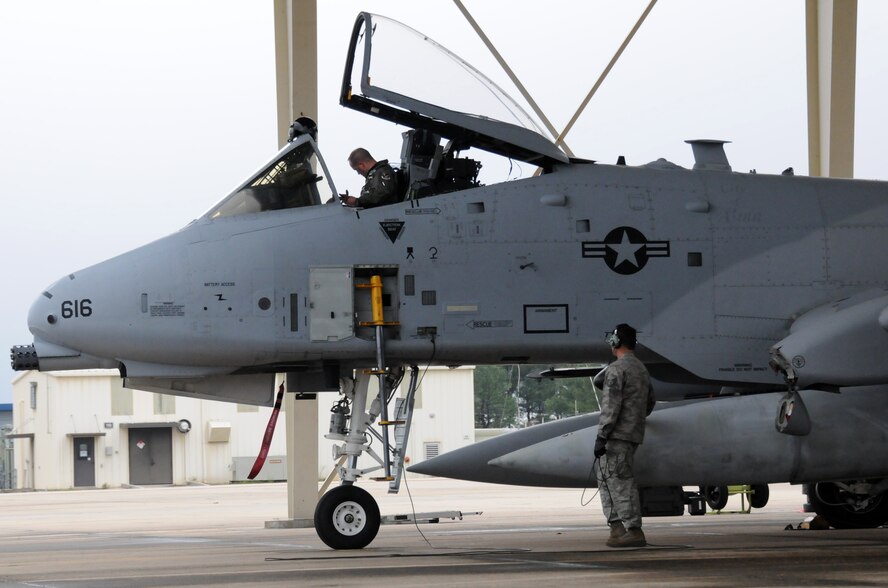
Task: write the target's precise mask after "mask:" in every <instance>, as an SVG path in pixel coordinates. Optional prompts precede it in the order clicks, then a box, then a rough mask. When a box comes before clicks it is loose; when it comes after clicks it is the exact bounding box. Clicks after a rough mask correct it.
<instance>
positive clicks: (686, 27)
mask: <svg viewBox="0 0 888 588" xmlns="http://www.w3.org/2000/svg"><path fill="white" fill-rule="evenodd" d="M464 2H465V4H466V6H467V7H468V9H469V10H470V11H471V12H472V14H473V15H474V17H475V18H476V20H477V21H478V22H479V23H480V25H481V26H482V27H483V28H484V29H485V31H486V32H487V34H488V35H489V36H490V37H491V39H492V40H493V41H494V43H495V44H496V45H497V47H498V49H499V50H500V52H501V53H502V54H503V55H504V56H505V58H506V59H507V60H508V61H509V63H510V64H511V66H512V67H513V69H514V70H515V71H516V73H517V74H518V76H519V77H520V78H521V79H522V81H523V82H524V84H525V85H526V86H527V88H528V89H529V91H530V92H531V94H533V95H534V97H535V98H536V99H537V101H538V102H539V103H540V105H541V106H542V108H543V109H544V110H545V111H546V113H547V116H549V118H550V119H551V120H552V121H553V123H555V125H556V126H558V127H561V126H563V125H564V124H566V123H567V121H568V120H569V119H570V117H571V115H572V114H573V112H574V110H575V109H576V108H577V106H578V105H579V103H580V101H581V100H582V98H583V97H584V96H585V94H586V92H588V90H589V89H590V88H591V86H592V84H593V83H594V81H595V79H596V78H597V77H598V75H599V73H600V72H601V70H602V69H603V68H604V66H605V65H606V64H607V62H608V61H609V60H610V58H611V56H612V55H613V53H614V51H615V50H616V48H617V47H618V46H619V44H620V42H621V41H622V39H623V38H624V36H625V35H626V33H627V32H628V31H629V29H630V28H631V26H632V24H633V23H634V22H635V20H636V19H637V18H638V16H639V15H640V14H641V12H642V10H643V8H644V7H645V6H646V5H647V0H621V1H619V2H617V1H615V0H612V1H610V2H605V1H602V0H591V1H589V2H576V1H575V0H574V1H570V0H548V1H547V2H545V3H541V2H530V1H516V0H484V1H482V0H464ZM319 5H320V6H319V25H318V26H319V33H318V37H319V60H320V68H319V69H320V79H319V105H320V106H319V116H318V118H319V120H318V123H319V129H320V146H321V149H322V151H323V153H324V155H325V158H326V160H327V162H328V165H331V170H330V171H331V174H332V176H333V178H334V180H335V182H336V184H337V188H339V190H340V191H343V190H345V189H349V190H350V191H351V192H356V191H358V190H359V189H360V186H361V183H362V182H361V179H360V178H359V177H358V176H357V175H356V174H355V173H354V172H352V171H351V170H350V169H349V168H348V167H347V165H346V163H345V158H346V156H347V154H348V152H349V151H350V150H351V149H352V148H353V147H355V146H357V145H363V146H365V147H367V148H368V149H370V150H371V152H373V153H374V155H376V156H377V158H380V159H381V158H389V159H392V160H397V159H398V156H399V151H400V132H401V131H403V130H404V129H403V128H399V127H395V126H394V125H392V124H390V123H386V122H383V121H378V120H373V119H367V120H364V119H365V118H366V117H363V116H362V115H359V114H357V113H354V112H351V111H347V110H345V109H343V108H341V107H340V106H339V105H338V90H339V84H340V82H341V76H342V66H343V63H344V60H345V52H346V48H347V44H348V39H349V34H350V32H351V28H352V26H353V24H354V19H355V16H356V15H357V14H358V12H359V11H361V10H366V11H369V12H376V13H380V14H384V15H386V16H389V17H392V18H394V19H396V20H399V21H401V22H403V23H405V24H407V25H410V26H411V27H413V28H415V29H418V30H419V31H422V32H423V33H426V34H427V35H429V36H430V37H432V38H433V39H435V40H437V41H439V42H440V43H442V44H443V45H445V46H447V47H448V48H450V49H451V50H452V51H454V52H455V53H457V54H458V55H460V56H462V57H463V58H465V59H466V60H467V61H469V62H471V63H472V64H474V65H476V66H477V67H478V68H479V69H481V70H482V71H484V72H485V73H487V74H488V75H491V77H492V78H494V79H495V80H496V81H497V82H501V83H502V86H503V87H504V88H508V89H509V90H510V91H511V88H510V86H509V84H508V82H507V81H506V80H505V78H504V76H503V75H502V73H501V72H500V71H499V70H498V67H497V66H496V64H495V62H493V61H492V58H491V57H490V55H489V54H488V52H487V50H486V49H485V48H484V46H483V45H482V44H481V42H480V41H479V40H478V38H477V37H476V35H475V33H474V32H473V31H472V30H471V28H470V27H469V25H468V24H467V23H466V21H465V20H464V19H463V17H462V15H461V14H460V13H459V11H458V9H457V8H456V6H455V5H454V4H453V2H452V1H451V0H427V1H423V2H417V1H416V0H414V1H406V0H404V1H396V0H387V1H374V0H364V1H362V2H356V1H352V0H336V1H335V2H323V1H322V2H319ZM804 5H805V3H804V2H803V1H802V0H795V1H788V0H783V1H781V2H774V1H773V0H721V1H718V2H713V1H712V0H660V2H659V3H658V4H657V6H656V7H655V8H654V10H653V12H652V13H651V15H650V17H649V18H648V20H647V21H646V23H645V24H644V26H643V27H642V28H641V30H640V31H639V33H638V34H637V35H636V38H635V39H634V41H633V42H632V44H631V45H630V46H629V48H628V49H627V51H626V53H625V54H624V55H623V58H622V59H621V61H620V62H619V63H618V64H617V66H616V68H615V69H614V70H613V72H612V73H611V75H610V77H609V78H608V80H607V81H606V82H605V84H604V85H603V86H602V88H601V90H600V91H599V92H598V94H597V95H596V96H595V98H594V99H593V100H592V102H591V103H590V105H589V107H588V109H587V111H586V112H585V114H584V115H583V116H582V117H581V118H580V120H579V122H578V123H577V125H576V126H575V127H574V129H573V131H572V133H571V135H569V136H568V138H567V140H568V144H569V145H570V147H571V148H572V149H573V151H574V153H575V154H576V155H577V156H580V157H586V158H589V159H596V160H599V161H604V162H613V161H615V160H616V158H617V156H618V155H625V156H626V157H627V159H628V162H629V164H642V163H646V162H648V161H652V160H654V159H657V158H659V157H666V158H667V159H669V160H671V161H674V162H675V163H678V164H680V165H685V166H690V165H692V163H693V161H692V157H691V151H690V148H689V147H688V146H687V145H685V144H684V143H683V141H684V140H685V139H692V138H713V139H726V140H730V141H732V143H731V144H730V145H728V146H727V154H728V158H729V159H730V161H731V163H732V165H733V167H734V169H735V170H737V171H748V170H749V169H752V168H755V169H757V170H758V172H759V173H779V172H780V171H781V170H783V169H784V168H786V167H789V166H792V167H794V168H795V170H796V173H807V136H806V104H805V95H806V92H805V43H804V42H805V30H804ZM886 32H888V2H883V1H880V0H860V2H859V25H858V64H857V108H856V117H857V135H856V147H855V149H856V153H855V155H856V164H855V175H856V176H857V177H861V178H872V179H886V177H888V170H886V165H885V159H886V156H885V141H884V137H885V136H888V117H886V115H885V112H884V105H885V103H886V80H888V60H886V59H885V55H886V45H885V38H886ZM273 41H274V39H273V14H272V2H271V0H265V1H261V2H258V1H255V0H242V1H231V0H212V1H203V0H201V1H197V0H150V1H147V0H141V1H126V0H106V1H95V0H78V1H77V2H71V1H70V0H63V1H55V0H42V1H40V2H13V1H10V2H2V3H0V180H2V184H0V190H2V192H0V193H2V203H3V210H2V213H0V246H2V251H3V252H4V253H5V263H4V264H3V266H4V268H5V272H6V279H4V280H3V288H2V292H3V293H2V304H0V348H2V350H3V354H4V355H3V357H5V356H6V349H8V348H9V347H10V346H12V345H19V344H28V343H31V342H32V337H31V335H30V333H29V332H28V329H27V324H26V317H27V312H28V308H29V307H30V305H31V302H32V301H33V300H34V299H35V298H36V297H37V295H39V293H40V292H41V291H42V290H43V289H44V288H45V287H46V286H48V285H49V284H50V283H52V282H54V281H55V280H56V279H58V278H59V277H60V276H62V275H64V274H67V273H70V272H72V271H75V270H77V269H80V268H83V267H85V266H88V265H92V264H93V263H97V262H99V261H101V260H103V259H106V258H108V257H111V256H113V255H116V254H119V253H122V252H124V251H127V250H130V249H133V248H135V247H138V246H139V245H142V244H145V243H147V242H149V241H152V240H154V239H156V238H158V237H161V236H163V235H166V234H168V233H170V232H173V231H175V230H177V229H179V228H181V227H182V226H184V225H185V224H187V223H188V222H189V221H190V220H192V219H193V218H195V217H197V216H198V215H200V214H201V213H203V212H204V211H206V210H207V209H208V208H209V207H210V206H212V205H213V204H214V203H215V202H216V201H218V200H219V199H221V198H222V197H223V196H224V195H225V194H226V193H227V192H229V191H230V190H231V189H232V188H234V187H235V186H236V185H237V184H239V183H240V182H241V181H243V180H244V179H245V178H246V177H247V176H248V175H250V174H251V173H252V172H254V171H256V169H257V168H258V167H259V166H260V165H262V164H263V163H265V162H266V161H267V160H269V159H270V158H271V157H272V156H273V155H274V153H275V152H276V150H277V144H276V140H277V139H276V136H277V135H276V130H275V125H276V110H275V80H274V45H273ZM512 94H513V95H514V96H515V97H516V99H518V98H519V96H518V93H517V92H512ZM532 171H533V170H532V169H529V170H527V173H531V172H532ZM13 375H14V374H13V372H12V371H11V369H10V368H9V365H8V362H7V361H6V360H4V361H3V362H2V364H0V382H3V383H2V384H0V403H4V402H10V401H11V386H10V385H9V382H10V381H11V380H12V378H13Z"/></svg>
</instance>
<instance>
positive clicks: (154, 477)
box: [129, 427, 173, 486]
mask: <svg viewBox="0 0 888 588" xmlns="http://www.w3.org/2000/svg"><path fill="white" fill-rule="evenodd" d="M129 469H130V484H134V485H136V486H144V485H149V484H172V483H173V430H172V429H171V428H169V427H164V428H149V429H130V430H129Z"/></svg>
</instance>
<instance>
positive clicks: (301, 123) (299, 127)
mask: <svg viewBox="0 0 888 588" xmlns="http://www.w3.org/2000/svg"><path fill="white" fill-rule="evenodd" d="M305 134H308V135H311V138H312V139H314V140H315V141H317V140H318V125H317V123H316V122H315V121H313V120H312V119H310V118H308V117H307V116H300V117H299V118H297V119H296V120H294V121H293V124H291V125H290V137H289V139H288V141H289V142H292V141H293V139H295V138H296V137H301V136H302V135H305Z"/></svg>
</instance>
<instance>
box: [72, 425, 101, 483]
mask: <svg viewBox="0 0 888 588" xmlns="http://www.w3.org/2000/svg"><path fill="white" fill-rule="evenodd" d="M95 449H96V440H95V438H93V437H74V486H75V487H77V486H95V485H96V452H95Z"/></svg>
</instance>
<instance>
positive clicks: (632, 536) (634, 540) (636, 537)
mask: <svg viewBox="0 0 888 588" xmlns="http://www.w3.org/2000/svg"><path fill="white" fill-rule="evenodd" d="M645 545H647V541H646V540H645V538H644V531H642V530H641V529H639V528H637V527H633V528H631V529H629V530H628V531H626V533H625V534H623V535H622V536H621V537H617V538H616V539H608V540H607V546H608V547H644V546H645Z"/></svg>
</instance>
